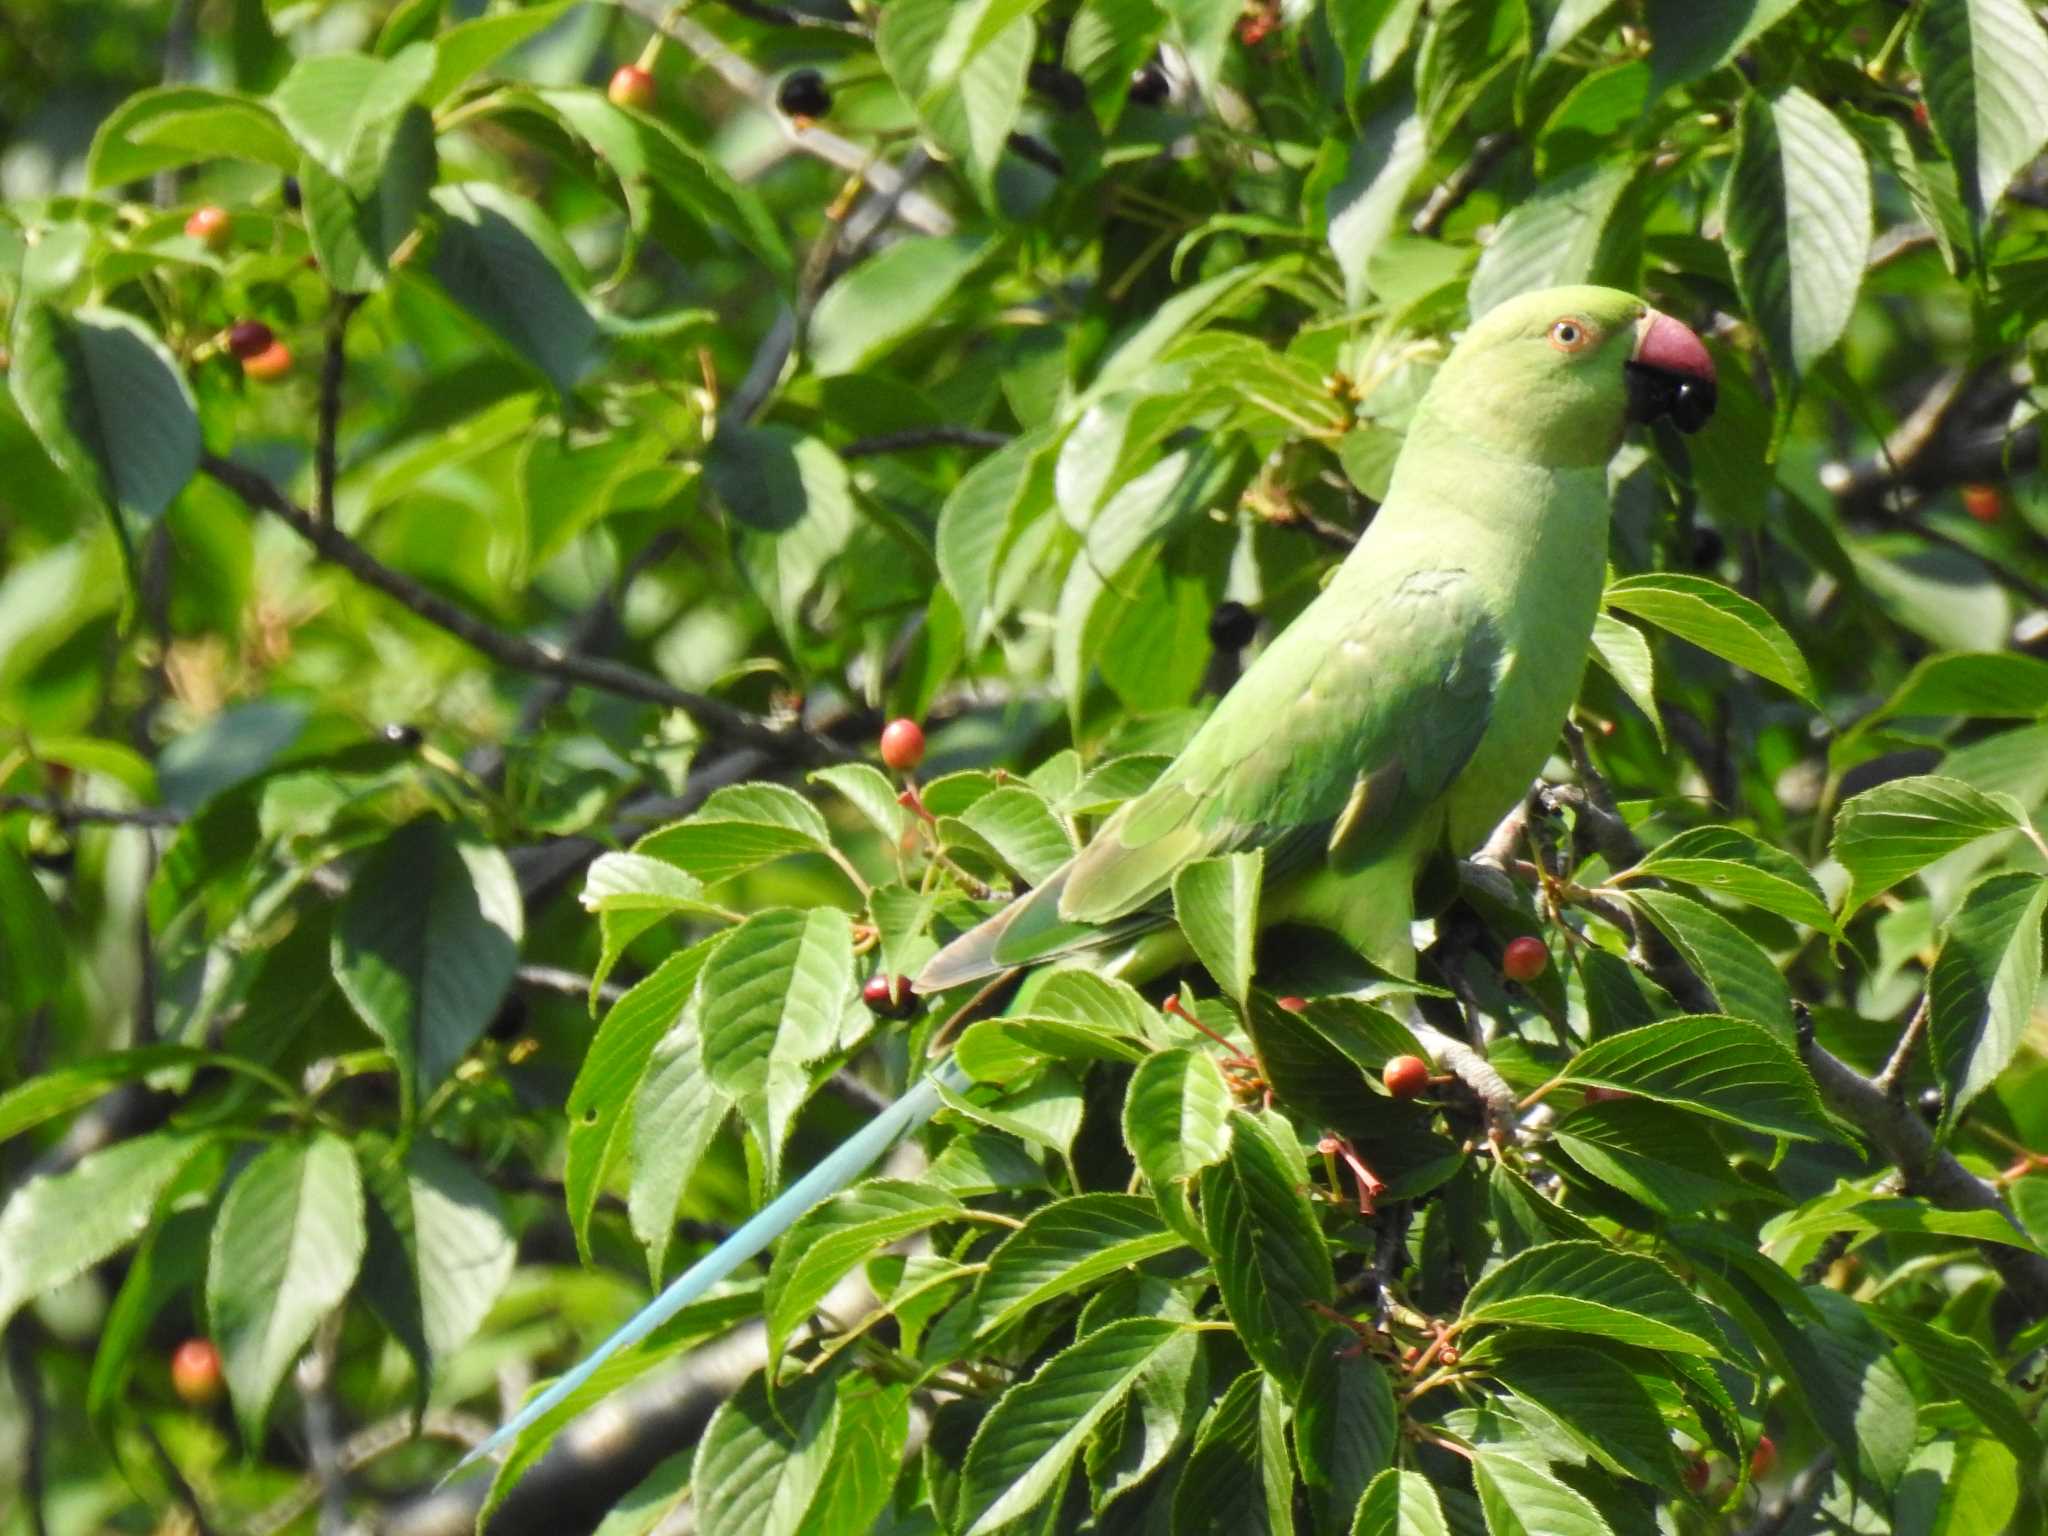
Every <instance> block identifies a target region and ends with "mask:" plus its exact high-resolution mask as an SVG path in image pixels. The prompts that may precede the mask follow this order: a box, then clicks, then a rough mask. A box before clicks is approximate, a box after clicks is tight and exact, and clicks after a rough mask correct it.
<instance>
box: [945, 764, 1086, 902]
mask: <svg viewBox="0 0 2048 1536" xmlns="http://www.w3.org/2000/svg"><path fill="white" fill-rule="evenodd" d="M963 827H964V828H965V829H966V830H967V831H968V832H970V833H972V834H973V835H974V839H975V840H976V841H978V842H979V843H981V844H982V845H984V846H985V847H986V849H987V850H988V851H989V852H990V853H992V854H994V855H995V856H996V857H997V858H998V859H1000V860H1001V861H1002V862H1003V863H1004V864H1005V865H1007V866H1008V867H1009V868H1010V869H1012V870H1014V871H1016V873H1018V874H1019V875H1021V876H1023V877H1024V879H1025V880H1027V881H1029V882H1030V883H1031V884H1033V885H1039V884H1042V883H1043V882H1044V881H1045V879H1046V878H1047V877H1048V876H1049V875H1051V874H1052V873H1053V871H1055V870H1057V869H1058V868H1059V867H1060V866H1061V865H1062V864H1064V863H1066V862H1067V860H1069V859H1071V858H1072V857H1073V856H1074V853H1075V849H1074V844H1073V840H1072V839H1071V838H1070V837H1069V836H1068V835H1067V829H1066V827H1065V826H1063V825H1062V824H1061V822H1060V819H1059V818H1058V817H1057V816H1055V815H1054V814H1053V812H1052V807H1051V806H1049V805H1047V804H1046V803H1045V798H1044V797H1043V796H1042V795H1040V794H1039V793H1038V791H1036V790H1034V789H1029V788H1026V787H1025V786H1024V785H1022V784H1005V785H1004V786H1003V787H1002V788H1001V789H998V790H995V791H994V792H993V793H990V794H986V795H983V796H982V797H981V798H980V799H979V800H977V801H975V802H974V804H972V805H970V806H968V807H967V809H966V810H964V811H962V812H961V813H960V814H959V815H958V816H957V817H954V816H947V817H942V818H940V821H939V832H940V835H941V837H942V839H944V840H946V841H948V842H950V841H951V840H952V834H954V833H957V832H958V830H959V829H960V828H963Z"/></svg>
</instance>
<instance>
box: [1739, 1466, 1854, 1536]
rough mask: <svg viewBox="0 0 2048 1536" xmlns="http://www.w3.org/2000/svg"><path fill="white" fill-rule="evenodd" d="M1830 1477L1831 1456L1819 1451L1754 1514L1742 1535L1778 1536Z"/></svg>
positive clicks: (1833, 1472)
mask: <svg viewBox="0 0 2048 1536" xmlns="http://www.w3.org/2000/svg"><path fill="white" fill-rule="evenodd" d="M1834 1475H1835V1453H1834V1452H1833V1451H1822V1452H1821V1453H1820V1454H1819V1455H1817V1456H1815V1457H1814V1458H1813V1460H1812V1461H1810V1462H1808V1463H1807V1464H1806V1465H1805V1466H1803V1467H1801V1468H1800V1469H1799V1473H1798V1475H1797V1476H1796V1477H1794V1478H1793V1479H1792V1483H1791V1486H1790V1487H1788V1488H1787V1489H1786V1490H1785V1492H1784V1494H1783V1495H1782V1496H1781V1497H1779V1498H1776V1499H1773V1500H1772V1501H1771V1502H1770V1505H1769V1506H1768V1507H1767V1508H1765V1509H1764V1510H1763V1511H1761V1512H1760V1513H1759V1514H1758V1515H1757V1517H1756V1521H1755V1523H1754V1524H1752V1525H1751V1526H1750V1527H1749V1529H1748V1530H1746V1531H1744V1532H1743V1533H1742V1536H1778V1533H1779V1532H1780V1531H1782V1530H1784V1529H1785V1527H1786V1526H1787V1525H1788V1524H1790V1523H1791V1520H1792V1517H1793V1516H1794V1515H1796V1514H1798V1513H1799V1511H1800V1510H1802V1509H1804V1508H1805V1507H1806V1501H1807V1500H1808V1499H1811V1498H1813V1497H1814V1496H1815V1495H1816V1494H1819V1493H1822V1492H1824V1491H1826V1489H1827V1486H1828V1482H1829V1480H1830V1479H1831V1478H1833V1477H1834Z"/></svg>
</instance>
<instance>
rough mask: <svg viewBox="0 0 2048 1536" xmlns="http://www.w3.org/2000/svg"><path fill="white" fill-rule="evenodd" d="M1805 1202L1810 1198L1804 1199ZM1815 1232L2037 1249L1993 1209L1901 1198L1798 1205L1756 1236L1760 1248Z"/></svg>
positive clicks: (1766, 1225) (2037, 1248) (2035, 1245)
mask: <svg viewBox="0 0 2048 1536" xmlns="http://www.w3.org/2000/svg"><path fill="white" fill-rule="evenodd" d="M1809 1205H1810V1202H1809ZM1820 1232H1848V1233H1851V1234H1857V1233H1864V1232H1894V1233H1898V1234H1900V1235H1902V1236H1916V1237H1957V1238H1967V1239H1969V1240H1970V1241H1971V1242H1975V1243H2000V1244H2003V1245H2004V1246H2006V1247H2008V1248H2025V1249H2027V1250H2028V1251H2029V1252H2033V1253H2039V1252H2040V1251H2041V1250H2040V1247H2039V1246H2038V1245H2037V1244H2036V1243H2035V1242H2034V1240H2033V1239H2032V1238H2031V1237H2029V1236H2028V1235H2027V1234H2026V1233H2025V1232H2023V1231H2022V1230H2021V1229H2020V1228H2019V1227H2017V1226H2015V1225H2014V1224H2013V1223H2012V1222H2011V1221H2009V1220H2008V1219H2007V1218H2006V1217H2005V1216H2003V1215H2001V1214H2000V1213H1999V1212H1997V1211H1992V1210H1973V1211H1945V1210H1943V1209H1942V1208H1941V1207H1940V1206H1937V1205H1929V1204H1928V1203H1927V1202H1926V1201H1924V1200H1918V1199H1913V1198H1909V1197H1906V1196H1892V1197H1887V1198H1881V1199H1869V1200H1857V1201H1855V1202H1854V1203H1852V1204H1848V1205H1835V1204H1828V1205H1824V1206H1821V1207H1819V1208H1817V1209H1816V1208H1802V1209H1800V1210H1797V1211H1792V1212H1788V1213H1787V1214H1786V1215H1783V1216H1780V1217H1777V1218H1776V1219H1774V1220H1772V1221H1770V1222H1767V1223H1765V1225H1764V1227H1763V1230H1762V1231H1761V1232H1760V1233H1759V1234H1758V1237H1759V1238H1760V1240H1761V1242H1762V1243H1763V1245H1764V1246H1765V1247H1767V1248H1768V1247H1776V1246H1777V1245H1778V1244H1779V1243H1782V1242H1788V1241H1790V1240H1792V1239H1794V1238H1799V1237H1811V1236H1813V1235H1814V1234H1815V1233H1820Z"/></svg>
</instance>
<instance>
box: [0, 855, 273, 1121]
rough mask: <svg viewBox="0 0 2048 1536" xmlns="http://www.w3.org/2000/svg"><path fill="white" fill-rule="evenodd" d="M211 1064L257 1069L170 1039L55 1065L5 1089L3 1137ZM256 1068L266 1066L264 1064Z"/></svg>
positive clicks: (6, 911)
mask: <svg viewBox="0 0 2048 1536" xmlns="http://www.w3.org/2000/svg"><path fill="white" fill-rule="evenodd" d="M9 851H11V850H9V849H8V848H7V847H6V845H5V844H0V865H4V863H5V861H6V857H7V854H8V852H9ZM39 894H40V892H39ZM14 899H15V898H13V897H11V896H9V895H7V894H5V893H0V925H4V924H5V922H6V920H7V918H8V917H9V916H10V915H16V910H17V909H13V908H11V907H10V905H9V903H10V902H11V901H12V900H14ZM0 931H4V929H0ZM60 953H61V951H60ZM0 974H5V975H7V976H8V977H9V979H10V980H11V979H12V978H14V977H15V976H19V975H26V974H29V970H28V966H27V964H26V962H24V964H23V966H22V969H20V970H13V969H10V970H8V971H6V972H4V973H0ZM208 1066H212V1067H221V1068H224V1069H226V1070H227V1071H230V1072H233V1071H238V1070H239V1071H244V1072H247V1071H250V1070H251V1067H250V1064H249V1063H248V1062H247V1061H244V1060H243V1059H242V1058H241V1057H239V1056H231V1055H226V1054H223V1053H221V1052H217V1051H196V1050H194V1049H193V1048H192V1047H191V1046H189V1045H174V1044H172V1043H170V1042H168V1041H159V1042H157V1043H156V1044H154V1045H135V1046H130V1047H129V1048H128V1049H127V1050H125V1051H113V1052H110V1053H109V1054H107V1055H105V1056H88V1057H85V1058H84V1059H83V1060H80V1061H74V1062H71V1063H70V1064H69V1065H66V1066H62V1067H53V1068H51V1069H50V1070H48V1071H46V1072H41V1073H38V1074H37V1075H36V1076H34V1077H30V1078H27V1079H25V1080H24V1081H22V1082H20V1083H17V1084H16V1085H15V1086H14V1087H12V1088H10V1089H8V1090H7V1092H5V1093H0V1141H5V1140H7V1139H8V1138H9V1137H10V1136H19V1135H20V1134H21V1133H22V1132H23V1131H27V1130H33V1129H34V1128H35V1127H36V1126H39V1125H41V1124H43V1123H44V1122H45V1121H48V1120H54V1119H55V1118H56V1117H57V1116H59V1115H62V1114H68V1113H70V1112H71V1111H72V1110H74V1109H77V1108H78V1107H79V1106H80V1105H82V1104H90V1103H92V1102H93V1100H95V1099H97V1098H99V1097H100V1096H101V1095H102V1094H104V1093H105V1092H106V1091H107V1090H108V1089H109V1088H111V1087H113V1086H114V1085H115V1084H116V1083H128V1082H133V1081H134V1080H135V1079H137V1078H139V1077H148V1076H149V1075H150V1074H151V1073H154V1072H162V1071H165V1070H167V1069H178V1068H183V1069H186V1070H193V1069H197V1068H199V1067H208ZM256 1070H257V1071H259V1072H260V1068H258V1069H256Z"/></svg>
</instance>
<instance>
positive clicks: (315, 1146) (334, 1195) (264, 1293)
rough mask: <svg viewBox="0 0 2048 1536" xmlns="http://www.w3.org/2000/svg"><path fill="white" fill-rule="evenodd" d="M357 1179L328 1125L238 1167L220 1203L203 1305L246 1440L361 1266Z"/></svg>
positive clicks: (255, 1439)
mask: <svg viewBox="0 0 2048 1536" xmlns="http://www.w3.org/2000/svg"><path fill="white" fill-rule="evenodd" d="M364 1242H365V1230H364V1226H363V1184H362V1176H361V1175H360V1174H359V1173H358V1172H357V1170H356V1160H355V1158H354V1157H353V1156H352V1155H351V1154H350V1152H349V1149H348V1143H346V1142H345V1141H343V1140H342V1139H341V1138H340V1137H338V1136H334V1135H330V1134H329V1133H327V1132H325V1131H320V1132H316V1133H314V1134H313V1135H312V1136H311V1137H309V1138H307V1139H306V1140H303V1141H286V1142H279V1143H277V1144H276V1145H274V1146H272V1147H269V1148H268V1149H266V1150H265V1151H263V1152H261V1153H259V1154H257V1156H256V1158H255V1159H254V1160H253V1161H252V1162H251V1163H250V1164H249V1166H248V1167H246V1168H244V1169H243V1170H242V1172H241V1176H240V1177H239V1178H237V1179H236V1180H235V1182H234V1183H233V1184H232V1185H231V1186H230V1187H229V1189H228V1193H227V1198H226V1199H224V1200H223V1201H222V1202H221V1207H220V1215H219V1216H218V1217H217V1218H216V1219H215V1221H214V1225H213V1244H212V1250H211V1254H210V1257H209V1258H208V1260H207V1266H206V1312H207V1319H208V1322H209V1323H210V1325H211V1332H212V1336H213V1340H214V1342H215V1343H216V1344H217V1345H218V1346H219V1347H220V1353H221V1368H222V1373H223V1374H224V1375H225V1376H226V1377H227V1383H228V1391H229V1393H230V1394H231V1395H232V1396H233V1398H234V1403H235V1417H236V1418H237V1419H239V1420H240V1421H241V1425H242V1433H243V1435H244V1436H245V1437H246V1439H247V1441H248V1443H250V1444H252V1445H256V1444H260V1443H261V1442H262V1437H263V1422H264V1420H265V1418H266V1417H268V1415H269V1411H270V1400H271V1398H272V1397H274V1396H275V1395H276V1393H277V1386H278V1383H279V1382H280V1381H282V1380H283V1379H284V1373H285V1372H286V1371H288V1370H290V1369H291V1365H292V1362H293V1361H294V1360H296V1359H297V1358H298V1355H299V1351H300V1350H301V1349H302V1348H304V1347H305V1343H306V1340H307V1339H309V1338H311V1337H312V1334H313V1329H314V1328H315V1327H316V1326H317V1325H318V1324H319V1322H320V1320H321V1318H323V1317H325V1316H326V1315H327V1314H328V1313H329V1312H330V1311H332V1310H333V1309H334V1308H335V1307H337V1306H339V1305H340V1304H341V1301H342V1299H343V1298H344V1297H346V1296H347V1295H348V1291H349V1287H350V1286H351V1285H352V1284H354V1282H355V1278H356V1270H357V1268H358V1266H359V1265H361V1263H362V1259H363V1246H364Z"/></svg>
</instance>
